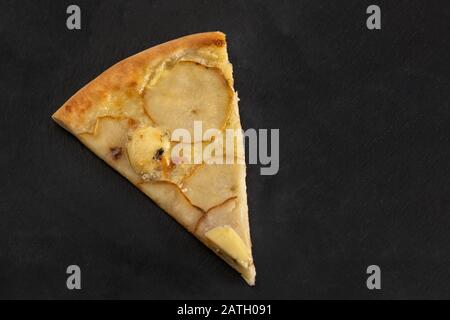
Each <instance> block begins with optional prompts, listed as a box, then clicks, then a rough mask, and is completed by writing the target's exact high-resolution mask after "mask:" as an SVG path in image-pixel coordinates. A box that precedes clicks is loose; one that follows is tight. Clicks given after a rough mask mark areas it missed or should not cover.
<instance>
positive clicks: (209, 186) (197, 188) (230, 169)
mask: <svg viewBox="0 0 450 320" xmlns="http://www.w3.org/2000/svg"><path fill="white" fill-rule="evenodd" d="M242 170H245V169H244V168H243V165H239V164H204V165H202V166H200V167H199V168H197V169H196V170H195V171H194V172H193V173H192V174H191V175H190V176H189V177H187V178H186V179H185V180H184V181H183V184H182V191H183V192H184V194H185V195H186V197H188V199H189V201H191V203H192V204H193V205H196V206H197V207H199V208H202V209H203V210H204V211H208V210H209V209H211V208H212V207H214V206H217V205H219V204H221V203H223V202H224V201H225V200H227V199H229V198H232V197H235V196H236V195H237V194H238V192H239V190H238V189H239V185H240V181H239V178H240V176H241V175H240V171H242Z"/></svg>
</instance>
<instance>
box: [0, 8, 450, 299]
mask: <svg viewBox="0 0 450 320" xmlns="http://www.w3.org/2000/svg"><path fill="white" fill-rule="evenodd" d="M72 3H76V4H78V5H79V6H80V7H81V10H82V30H80V31H69V30H67V29H66V26H65V23H66V18H67V14H66V8H67V6H68V5H69V4H72ZM370 4H378V5H379V6H380V7H381V10H382V30H378V31H370V30H368V29H367V28H366V18H367V14H366V13H365V12H366V8H367V6H368V5H370ZM449 21H450V5H449V2H448V1H378V0H377V1H370V2H369V1H335V0H328V1H320V0H319V1H318V0H310V1H206V0H205V1H79V0H77V1H5V0H3V1H2V2H1V5H0V61H1V64H0V79H1V86H0V102H1V104H0V108H1V112H0V117H1V118H0V132H1V135H0V142H1V143H0V146H1V152H0V168H1V169H0V170H1V172H0V173H1V175H0V177H1V181H2V183H1V184H0V197H1V198H0V297H1V298H171V299H186V298H192V299H197V298H206V299H210V298H235V299H240V298H248V299H260V298H268V299H285V298H291V299H295V298H369V299H371V298H450V270H449V267H450V170H449V169H450V105H449V103H450V62H449V61H450V45H449V32H450V22H449ZM212 30H221V31H223V32H225V33H226V34H227V36H228V44H229V54H230V59H231V61H232V63H233V64H234V70H235V79H236V89H237V90H238V91H239V95H240V98H241V102H240V110H241V116H242V123H243V126H244V128H280V135H281V151H280V165H281V167H280V171H279V173H278V175H275V176H260V175H259V166H255V165H253V166H249V168H248V195H249V207H250V220H251V230H252V238H253V244H254V257H255V262H256V267H257V285H256V287H254V288H251V287H248V286H247V285H246V284H245V283H244V282H243V280H241V279H240V277H239V275H238V274H237V273H236V272H235V271H233V270H232V269H231V268H229V267H228V266H227V265H226V264H225V263H223V262H222V261H221V260H220V259H218V258H217V257H216V256H214V255H213V254H212V253H210V252H209V250H208V249H206V248H205V247H204V246H202V245H201V244H200V243H199V242H198V241H197V240H195V239H194V238H193V237H192V236H191V235H189V234H188V233H187V232H185V231H184V230H183V228H182V227H180V226H179V225H177V223H176V222H175V221H173V220H172V219H171V218H170V217H169V216H168V215H166V214H164V213H163V211H162V210H160V209H159V208H158V207H157V206H155V205H154V204H153V203H152V202H151V201H150V200H149V199H148V198H146V196H145V195H144V194H142V193H141V192H140V191H139V190H137V189H135V188H134V187H133V186H132V185H131V184H130V183H128V182H127V181H126V180H125V179H123V178H122V177H121V176H120V175H118V174H117V173H115V172H114V171H113V170H112V169H110V168H109V167H108V166H107V165H105V164H104V163H103V162H102V161H101V160H99V159H98V158H96V157H95V156H94V155H93V154H92V153H91V152H90V151H89V150H87V149H85V148H84V147H83V146H82V145H81V144H80V143H79V142H78V141H77V140H76V139H75V138H74V137H72V136H71V135H70V134H69V133H67V132H66V131H64V130H63V129H61V128H60V127H58V126H57V125H56V124H55V123H54V122H53V121H52V120H51V119H50V115H51V114H52V113H53V112H54V111H55V110H56V109H57V108H58V107H59V106H60V105H62V104H63V103H64V101H65V100H66V99H67V98H69V97H70V96H71V95H72V94H73V93H74V92H75V91H76V90H78V89H79V88H80V87H81V86H83V85H84V84H86V83H87V82H88V81H90V80H91V79H93V78H94V77H95V76H96V75H98V74H99V73H100V72H102V71H103V70H104V69H106V68H107V67H109V66H111V65H112V64H114V63H115V62H117V61H119V60H121V59H123V58H125V57H127V56H129V55H131V54H134V53H136V52H139V51H141V50H143V49H146V48H148V47H151V46H153V45H156V44H159V43H161V42H165V41H167V40H170V39H173V38H177V37H179V36H183V35H186V34H190V33H196V32H202V31H212ZM70 264H77V265H79V266H80V267H81V269H82V290H81V291H69V290H67V289H66V284H65V282H66V277H67V275H66V273H65V271H66V268H67V266H68V265H70ZM371 264H377V265H379V266H380V267H381V270H382V290H380V291H369V290H368V289H367V288H366V278H367V275H366V268H367V266H369V265H371Z"/></svg>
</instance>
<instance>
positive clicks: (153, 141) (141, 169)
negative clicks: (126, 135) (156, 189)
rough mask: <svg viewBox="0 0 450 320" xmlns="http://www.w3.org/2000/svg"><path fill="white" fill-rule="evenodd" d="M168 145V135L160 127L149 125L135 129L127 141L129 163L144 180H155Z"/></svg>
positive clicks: (160, 169) (159, 175)
mask: <svg viewBox="0 0 450 320" xmlns="http://www.w3.org/2000/svg"><path fill="white" fill-rule="evenodd" d="M169 147H170V141H169V137H168V135H167V134H165V133H163V132H162V131H161V130H160V129H158V128H155V127H151V126H149V127H145V128H140V129H137V130H136V131H134V132H133V134H132V135H131V137H130V140H129V141H128V143H127V152H128V157H129V160H130V164H131V166H132V167H133V169H134V170H135V171H136V172H137V173H138V174H139V175H141V176H142V178H143V179H144V180H157V179H159V178H160V177H161V174H162V170H163V168H162V167H163V166H162V161H165V156H166V155H165V150H168V149H169Z"/></svg>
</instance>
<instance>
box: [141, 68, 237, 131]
mask: <svg viewBox="0 0 450 320" xmlns="http://www.w3.org/2000/svg"><path fill="white" fill-rule="evenodd" d="M233 96H234V93H233V90H232V88H231V87H230V85H229V83H228V81H227V80H226V79H225V77H224V76H223V74H222V72H221V71H220V70H219V69H217V68H209V67H206V66H204V65H201V64H198V63H193V62H179V63H177V64H175V65H174V66H173V67H172V68H169V69H167V70H164V71H163V72H162V74H161V76H160V77H159V79H158V81H157V82H156V83H155V84H153V85H152V86H150V87H148V88H147V89H146V91H145V94H144V104H145V110H146V112H147V114H148V115H149V116H150V118H151V119H152V120H153V121H154V122H155V123H156V124H157V125H158V126H160V127H163V128H167V129H168V130H169V131H170V132H173V131H174V130H176V129H186V130H188V131H189V133H190V134H191V137H194V134H193V133H194V131H193V126H194V121H202V127H203V128H202V129H203V130H207V129H210V128H213V129H219V130H222V129H223V127H224V125H225V123H226V121H227V120H228V116H229V114H230V110H231V106H232V102H233ZM200 139H201V137H200Z"/></svg>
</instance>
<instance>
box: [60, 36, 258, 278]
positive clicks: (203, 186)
mask: <svg viewBox="0 0 450 320" xmlns="http://www.w3.org/2000/svg"><path fill="white" fill-rule="evenodd" d="M237 102H238V98H237V94H236V92H235V91H234V89H233V76H232V66H231V64H230V62H229V61H228V54H227V50H226V41H225V35H224V34H223V33H220V32H209V33H200V34H194V35H190V36H186V37H183V38H179V39H176V40H173V41H170V42H167V43H164V44H161V45H158V46H155V47H153V48H150V49H148V50H145V51H143V52H141V53H138V54H136V55H134V56H132V57H129V58H127V59H125V60H123V61H121V62H119V63H117V64H116V65H114V66H113V67H111V68H110V69H108V70H106V71H105V72H104V73H102V74H101V75H100V76H99V77H97V78H96V79H94V80H93V81H92V82H90V83H89V84H87V85H86V86H85V87H84V88H82V89H81V90H80V91H78V92H77V93H76V94H75V95H74V96H73V97H71V98H70V99H69V100H68V101H67V102H66V103H65V104H64V105H63V106H62V107H61V108H60V109H59V110H58V111H56V113H55V114H54V115H53V119H54V120H55V121H56V122H57V123H59V124H60V125H61V126H62V127H64V128H65V129H67V130H68V131H69V132H71V133H72V134H73V135H75V136H76V137H77V138H78V139H79V140H80V141H81V142H82V143H83V144H84V145H86V146H87V147H88V148H89V149H90V150H92V151H93V152H94V153H95V154H96V155H97V156H99V157H100V158H101V159H103V160H104V161H105V162H106V163H107V164H109V165H110V166H111V167H113V168H114V169H115V170H117V171H118V172H119V173H121V174H122V175H123V176H124V177H126V178H127V179H128V180H129V181H130V182H131V183H133V184H134V185H135V186H136V187H137V188H139V189H140V190H141V191H142V192H144V193H145V194H146V195H147V196H149V197H150V198H151V199H153V201H154V202H155V203H156V204H158V205H159V206H160V207H161V208H162V209H164V210H165V211H166V212H167V213H168V214H169V215H170V216H172V217H173V218H174V219H175V220H176V221H178V222H179V223H180V224H182V225H183V226H184V227H185V228H186V229H187V230H188V231H190V232H191V233H192V234H193V235H195V236H196V237H197V238H198V239H199V240H200V241H202V242H203V243H204V244H205V245H206V246H208V247H209V248H210V249H211V250H213V251H214V252H215V253H216V254H217V255H219V256H220V257H221V258H222V259H224V260H225V261H226V262H227V263H228V264H229V265H230V266H231V267H233V268H234V269H236V270H237V271H238V272H239V273H240V274H241V275H242V277H243V278H244V279H245V280H246V281H247V283H248V284H250V285H253V284H254V283H255V274H256V273H255V266H254V264H253V257H252V250H251V240H250V229H249V221H248V207H247V193H246V184H245V174H246V169H245V161H243V159H244V152H243V140H242V135H241V136H239V133H240V132H241V124H240V119H239V110H238V104H237ZM196 124H197V125H198V124H200V125H201V129H202V132H208V130H209V132H211V131H212V132H214V133H215V134H212V135H198V134H196ZM180 129H181V131H180ZM229 130H231V132H236V133H237V134H235V135H231V137H230V136H229V135H226V138H225V139H219V138H224V137H225V134H224V133H225V132H228V131H229ZM177 132H181V133H182V134H180V135H177V134H176V133H177ZM183 134H184V135H183ZM186 135H187V136H189V138H190V140H185V139H184V140H183V139H181V138H183V137H184V136H186ZM227 139H228V140H227ZM231 140H232V142H234V144H232V146H233V147H232V148H228V147H227V148H225V147H224V146H225V145H228V144H227V143H223V141H227V142H230V141H231ZM219 141H222V144H218V142H219ZM213 145H214V148H212V146H213ZM208 148H209V150H214V152H211V153H209V154H208V153H206V152H204V151H205V150H208ZM175 150H178V153H176V152H174V151H175ZM199 154H200V155H201V157H196V156H198V155H199ZM192 158H194V159H197V161H192ZM199 158H200V161H198V159H199ZM225 158H226V159H228V160H229V159H232V160H233V161H231V162H226V163H221V162H224V161H217V160H223V159H225Z"/></svg>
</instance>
